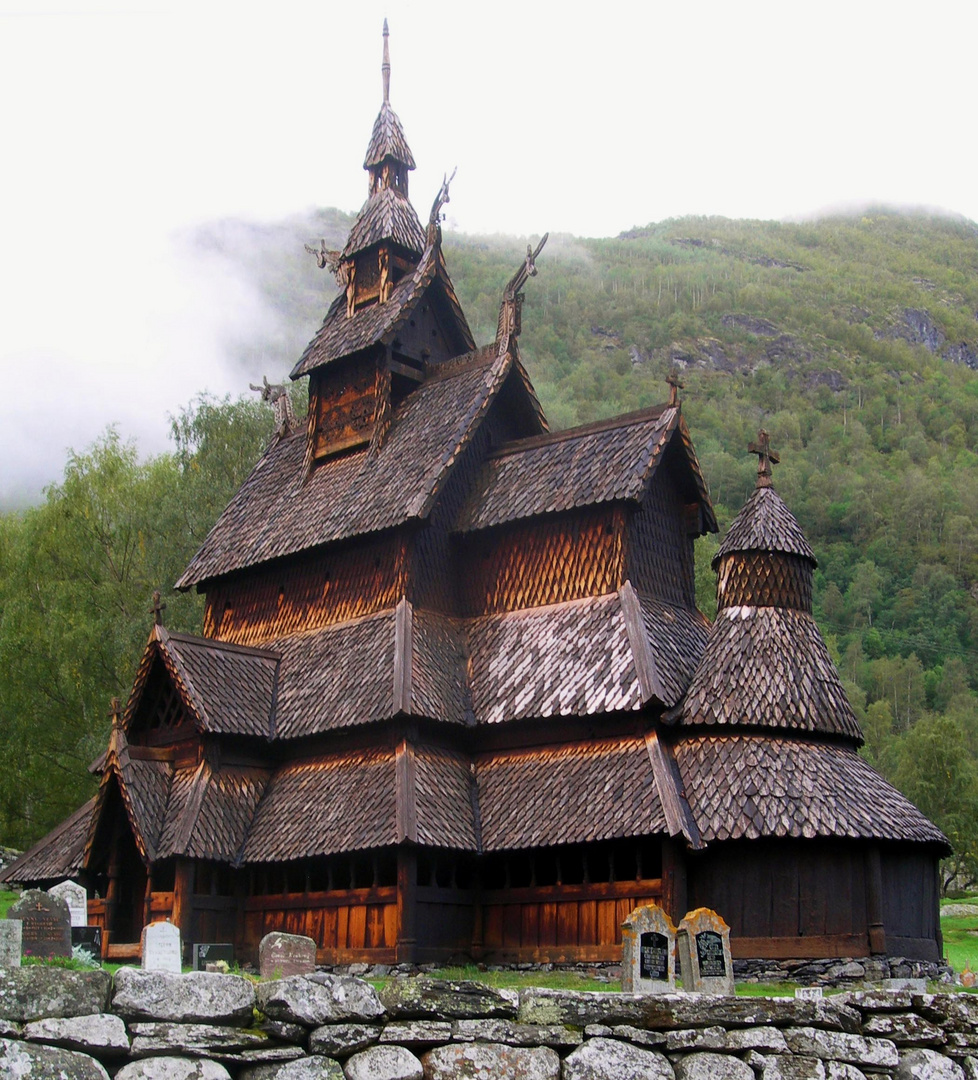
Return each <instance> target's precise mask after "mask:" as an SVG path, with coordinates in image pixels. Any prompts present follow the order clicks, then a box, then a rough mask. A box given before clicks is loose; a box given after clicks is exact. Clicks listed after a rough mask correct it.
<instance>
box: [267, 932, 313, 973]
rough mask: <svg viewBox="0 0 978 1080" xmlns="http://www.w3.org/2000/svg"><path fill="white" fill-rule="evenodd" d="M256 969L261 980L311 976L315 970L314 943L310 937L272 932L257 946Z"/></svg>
mask: <svg viewBox="0 0 978 1080" xmlns="http://www.w3.org/2000/svg"><path fill="white" fill-rule="evenodd" d="M258 969H259V973H260V974H261V977H262V978H263V979H287V978H288V977H289V976H290V975H311V974H312V973H313V972H314V971H315V970H316V943H315V941H313V940H312V938H311V937H302V936H301V935H299V934H282V933H280V932H279V931H278V930H273V931H272V933H270V934H266V935H265V936H264V937H263V938H262V939H261V941H260V942H259V944H258Z"/></svg>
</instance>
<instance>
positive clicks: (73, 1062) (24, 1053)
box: [0, 968, 109, 1080]
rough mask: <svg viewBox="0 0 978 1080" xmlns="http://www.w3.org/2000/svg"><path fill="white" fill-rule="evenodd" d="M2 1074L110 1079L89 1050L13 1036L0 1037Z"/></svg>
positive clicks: (48, 1079)
mask: <svg viewBox="0 0 978 1080" xmlns="http://www.w3.org/2000/svg"><path fill="white" fill-rule="evenodd" d="M12 970H21V969H19V968H15V969H12ZM62 970H63V969H62ZM0 1076H3V1077H11V1078H14V1077H15V1078H16V1080H109V1074H108V1073H107V1072H106V1071H105V1069H104V1068H103V1067H102V1066H101V1065H100V1064H99V1063H98V1062H97V1061H96V1060H95V1058H93V1057H89V1056H88V1054H79V1053H78V1052H77V1051H76V1050H63V1049H62V1048H61V1047H57V1046H39V1045H37V1044H36V1043H28V1042H20V1041H17V1040H14V1039H0Z"/></svg>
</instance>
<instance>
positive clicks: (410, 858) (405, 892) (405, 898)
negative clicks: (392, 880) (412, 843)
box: [395, 845, 418, 964]
mask: <svg viewBox="0 0 978 1080" xmlns="http://www.w3.org/2000/svg"><path fill="white" fill-rule="evenodd" d="M417 947H418V856H417V852H416V851H415V850H414V848H409V847H405V846H403V845H402V846H401V847H399V848H398V849H397V945H396V946H395V954H396V962H397V963H398V964H412V963H414V958H415V954H416V951H417Z"/></svg>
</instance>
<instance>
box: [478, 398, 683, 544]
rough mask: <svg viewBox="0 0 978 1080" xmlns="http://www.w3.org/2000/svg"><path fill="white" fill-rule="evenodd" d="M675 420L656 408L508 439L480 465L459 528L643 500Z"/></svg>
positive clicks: (676, 416) (676, 412)
mask: <svg viewBox="0 0 978 1080" xmlns="http://www.w3.org/2000/svg"><path fill="white" fill-rule="evenodd" d="M679 420H680V416H679V410H678V409H676V408H668V407H666V408H662V407H659V408H656V409H649V410H646V411H644V412H640V413H632V414H631V415H629V416H626V417H617V418H616V419H615V420H614V421H606V422H601V423H597V424H588V425H585V426H583V427H577V428H569V429H567V430H564V431H558V432H554V433H551V434H547V435H539V436H535V437H532V438H528V439H519V440H517V441H515V442H512V443H507V444H506V445H505V446H503V447H501V448H500V449H499V450H497V451H495V452H494V453H493V454H492V456H491V458H490V459H489V461H487V462H486V464H485V465H484V466H483V469H482V472H481V474H480V476H479V479H478V481H477V483H476V484H475V486H474V488H473V490H472V492H471V494H470V496H469V499H468V502H467V503H466V506H465V509H464V510H463V511H462V513H461V515H460V516H459V520H458V528H459V530H460V531H462V532H465V531H470V530H475V529H486V528H490V527H491V526H494V525H501V524H504V523H506V522H509V521H516V520H519V519H521V518H528V517H532V516H534V515H537V514H552V513H559V512H561V511H565V510H571V509H575V508H577V507H581V506H592V505H595V504H597V503H604V502H613V501H622V500H626V499H633V500H637V499H640V498H641V497H642V494H643V492H644V491H645V489H646V487H647V485H648V482H649V480H650V479H651V477H652V475H653V473H654V472H655V469H656V467H657V465H658V464H659V462H660V461H661V460H662V455H663V453H664V451H665V448H666V446H667V445H668V444H669V441H670V439H671V437H672V435H673V433H674V432H675V431H676V430H677V428H678V427H679ZM693 461H695V458H694V459H693Z"/></svg>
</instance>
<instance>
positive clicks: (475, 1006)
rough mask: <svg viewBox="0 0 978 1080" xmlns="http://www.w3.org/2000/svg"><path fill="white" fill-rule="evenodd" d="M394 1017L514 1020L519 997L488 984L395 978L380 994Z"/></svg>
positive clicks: (410, 1018) (406, 1018)
mask: <svg viewBox="0 0 978 1080" xmlns="http://www.w3.org/2000/svg"><path fill="white" fill-rule="evenodd" d="M380 1000H381V1001H382V1002H383V1004H384V1007H385V1008H386V1009H387V1012H388V1013H389V1014H390V1016H391V1017H393V1018H396V1019H404V1020H424V1019H446V1020H447V1019H456V1020H466V1019H506V1020H509V1019H512V1018H514V1017H515V1016H516V1013H517V1010H518V1008H519V1000H520V999H519V994H517V993H516V991H514V990H497V989H495V988H494V987H491V986H486V984H485V983H479V982H472V981H467V980H462V981H455V980H449V979H429V978H424V977H422V978H417V979H392V980H391V981H390V982H389V983H388V984H387V985H386V986H385V987H384V988H383V990H381V992H380Z"/></svg>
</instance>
